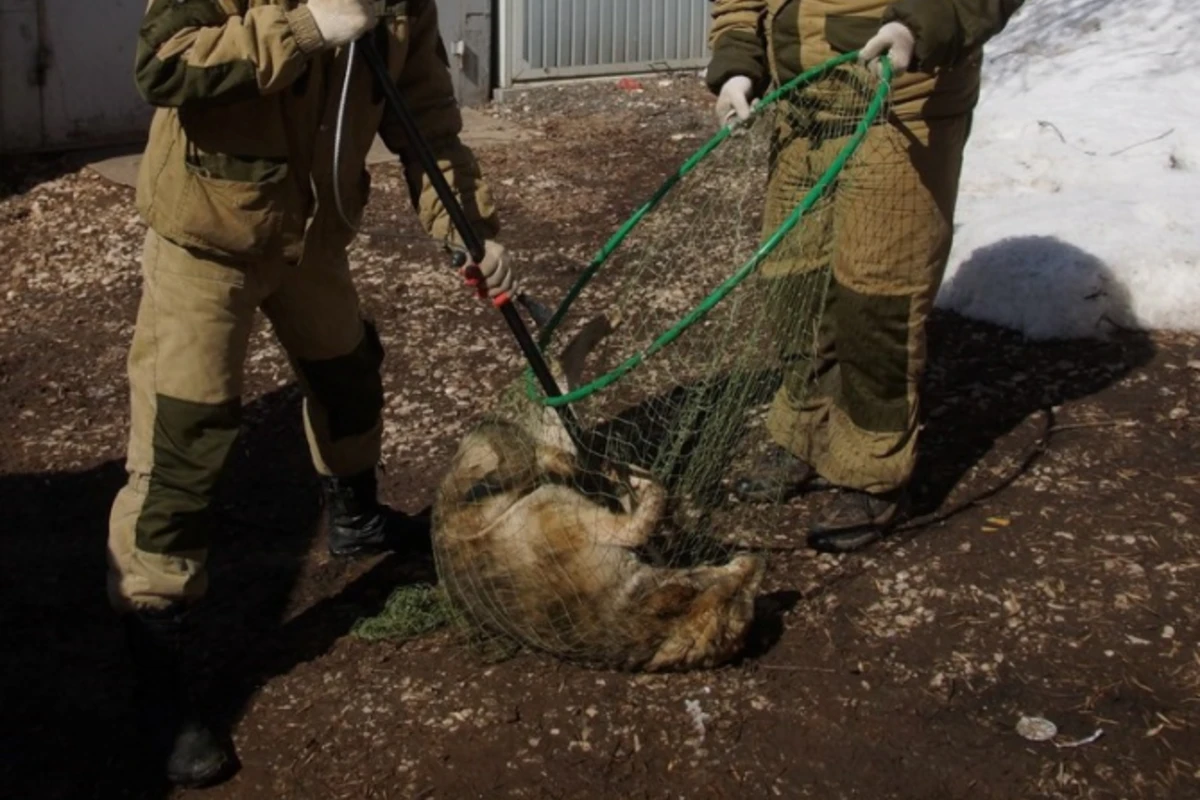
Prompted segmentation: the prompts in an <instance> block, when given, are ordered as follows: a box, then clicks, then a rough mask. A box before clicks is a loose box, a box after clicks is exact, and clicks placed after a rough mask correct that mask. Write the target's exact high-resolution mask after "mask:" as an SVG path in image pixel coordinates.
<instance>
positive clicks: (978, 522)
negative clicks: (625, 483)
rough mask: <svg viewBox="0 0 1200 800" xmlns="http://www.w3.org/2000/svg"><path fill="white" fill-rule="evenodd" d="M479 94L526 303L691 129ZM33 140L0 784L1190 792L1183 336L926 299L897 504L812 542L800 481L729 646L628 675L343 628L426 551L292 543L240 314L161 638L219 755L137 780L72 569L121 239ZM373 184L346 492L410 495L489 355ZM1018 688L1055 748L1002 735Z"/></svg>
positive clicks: (305, 467)
mask: <svg viewBox="0 0 1200 800" xmlns="http://www.w3.org/2000/svg"><path fill="white" fill-rule="evenodd" d="M494 113H496V114H498V115H501V116H503V117H505V118H507V119H510V120H512V121H514V122H517V123H518V124H521V125H524V126H527V127H529V128H531V129H535V130H537V131H539V132H541V133H542V134H543V135H542V136H540V137H538V138H536V139H535V140H534V141H532V142H528V143H522V144H521V145H519V146H514V147H511V148H509V149H504V148H487V149H484V150H481V151H480V152H479V156H480V160H481V162H482V164H483V166H484V169H485V171H486V172H487V174H488V176H489V178H490V180H491V182H492V183H493V185H494V187H495V192H496V196H497V200H498V203H499V205H500V208H501V209H502V212H503V214H504V220H505V237H506V239H505V240H506V242H507V243H508V244H509V246H510V247H511V248H512V249H513V250H514V252H516V253H518V254H519V257H520V259H521V265H522V270H523V274H525V275H526V276H527V278H526V280H527V283H528V284H529V285H531V286H536V287H537V289H538V292H539V293H542V294H544V295H546V296H548V297H555V296H556V293H560V292H561V291H562V290H563V288H565V286H566V285H567V284H568V283H569V282H570V280H571V279H572V278H573V277H574V276H575V275H577V274H578V271H579V269H580V268H581V265H582V264H583V263H584V262H585V261H586V260H587V258H588V257H589V256H590V255H591V254H592V252H594V251H595V249H596V248H597V247H598V246H599V245H600V243H601V242H602V241H603V239H604V238H605V237H606V236H607V235H608V234H609V233H610V232H611V231H612V230H613V229H614V227H615V226H616V225H617V224H619V223H620V222H621V221H622V220H623V219H624V218H625V217H626V216H628V214H629V213H630V212H631V211H632V210H633V208H635V207H636V205H637V204H638V203H639V202H641V201H642V200H643V199H644V198H645V196H646V195H647V194H648V192H650V191H651V190H652V189H653V188H654V187H655V186H656V185H657V184H658V182H659V181H660V180H661V179H662V178H663V177H664V176H665V175H666V174H667V172H669V171H670V170H671V169H674V167H675V166H676V165H677V164H678V163H679V162H680V160H681V159H682V158H684V157H685V156H686V155H687V154H689V153H690V152H691V151H692V150H693V149H694V147H695V146H697V145H698V144H699V142H700V141H701V138H702V137H704V136H706V135H707V133H709V132H710V131H711V123H710V121H709V116H708V109H707V107H706V98H705V96H704V91H703V88H702V87H701V86H700V85H699V81H698V80H697V79H695V77H694V76H674V77H669V78H667V77H664V78H660V79H651V80H646V81H643V82H642V90H641V91H633V92H631V91H628V90H626V89H621V88H618V87H617V86H616V85H615V84H613V83H607V82H605V83H595V84H581V85H578V86H573V87H569V88H563V89H561V90H549V91H545V92H538V93H531V94H530V95H528V96H527V97H525V98H519V97H518V98H516V99H514V100H512V101H511V102H510V103H509V104H508V105H506V106H505V107H503V108H500V109H497V110H495V111H494ZM680 134H682V135H680ZM63 163H65V162H56V161H55V160H53V159H48V160H39V161H35V162H30V161H26V162H23V163H21V164H16V165H13V164H9V165H6V166H5V168H4V169H3V171H0V179H2V180H3V181H4V190H3V191H0V198H2V199H0V253H3V256H2V257H0V260H2V263H3V269H0V415H2V417H3V419H5V420H6V421H7V423H8V424H7V425H6V426H5V430H4V432H3V433H2V434H0V507H2V508H3V512H4V513H3V518H4V522H3V523H2V524H0V529H2V530H3V535H2V536H0V563H3V565H4V570H3V577H0V631H2V634H3V637H4V646H3V655H0V754H2V755H0V796H4V797H12V798H14V799H15V798H47V799H48V800H49V799H51V798H53V799H54V800H58V799H59V798H63V799H64V800H65V799H66V798H93V797H94V798H121V797H126V798H165V797H180V798H191V797H196V798H199V797H202V796H203V797H207V798H214V799H217V800H234V799H238V800H242V799H245V800H249V799H250V798H268V797H278V798H321V799H322V800H331V799H332V798H343V797H344V798H387V797H404V798H469V797H479V798H493V797H496V798H498V797H529V798H568V797H570V798H592V797H595V798H609V797H611V798H618V797H620V798H678V797H686V798H717V797H731V798H732V797H784V798H802V797H814V798H859V797H861V798H906V799H907V798H972V799H973V800H977V799H979V798H1030V797H1046V798H1110V797H1111V798H1142V797H1145V798H1193V797H1200V756H1198V755H1197V754H1200V733H1198V731H1197V725H1198V724H1200V650H1198V649H1197V638H1196V637H1197V633H1196V625H1195V620H1196V619H1197V618H1198V617H1200V546H1198V545H1200V537H1198V531H1200V527H1198V526H1200V438H1198V436H1197V434H1198V433H1200V431H1198V428H1200V425H1198V422H1197V420H1198V419H1200V351H1198V350H1197V339H1196V338H1195V337H1191V336H1183V335H1144V334H1139V333H1120V334H1118V335H1116V336H1114V337H1113V338H1112V339H1111V340H1108V341H1103V342H1101V341H1075V342H1056V343H1030V342H1027V341H1024V340H1023V339H1022V338H1021V337H1020V336H1018V335H1016V334H1013V333H1012V332H1009V331H1005V330H1003V329H1000V328H996V327H993V326H988V325H983V324H979V323H974V322H970V321H968V320H964V319H962V318H959V317H955V316H952V315H946V314H939V315H937V316H936V318H935V320H934V322H933V324H932V326H931V358H932V361H931V367H930V370H929V374H928V402H927V409H926V416H927V428H926V432H925V436H924V439H923V443H922V450H921V469H920V480H919V481H918V484H917V486H918V490H917V498H916V499H917V506H918V513H919V514H921V515H922V517H921V520H920V521H921V524H919V525H916V526H914V527H912V528H910V529H908V530H905V531H903V532H901V533H899V534H897V535H896V536H894V537H893V538H892V539H890V540H888V541H886V542H883V543H881V544H879V545H877V546H875V547H873V548H871V549H869V550H867V551H866V552H863V553H861V554H856V555H852V556H842V557H834V556H818V555H816V554H814V553H811V552H810V551H807V550H806V549H805V548H804V546H803V525H804V520H805V519H807V518H808V516H809V515H810V514H811V513H812V511H813V509H814V508H815V504H817V503H820V502H822V500H823V498H821V497H819V496H814V497H810V498H802V499H801V500H799V501H797V502H796V503H795V504H793V505H791V506H789V507H787V508H784V509H780V510H779V511H778V512H777V516H776V517H775V518H774V521H773V522H772V524H771V525H770V527H769V528H768V529H765V530H763V531H761V532H760V534H761V535H760V536H759V539H758V544H759V545H760V546H762V547H764V548H765V549H767V550H768V551H769V552H770V554H771V567H770V575H769V581H768V586H767V587H766V592H765V594H764V597H763V599H762V601H761V607H760V615H759V620H760V621H759V624H758V627H757V628H756V630H755V633H754V637H753V642H752V644H751V647H750V649H749V651H748V652H747V653H746V655H745V657H744V658H742V659H740V660H739V661H738V662H737V663H735V664H732V665H730V666H728V667H726V668H723V669H720V670H717V671H713V672H706V673H695V674H688V675H679V676H652V677H650V676H631V675H623V674H612V673H602V672H594V671H587V670H581V669H578V668H575V667H572V666H568V665H564V664H561V663H558V662H555V661H552V660H548V659H546V658H542V657H537V656H533V655H518V656H516V657H514V658H512V659H509V660H507V661H503V662H500V663H494V664H488V663H484V662H482V661H481V660H480V659H479V658H478V657H477V656H476V655H475V654H473V653H472V652H470V651H469V650H466V649H464V648H463V647H462V646H461V644H460V643H459V642H458V640H457V639H456V638H455V636H454V635H453V633H452V632H450V631H446V630H443V631H439V632H435V633H432V634H429V635H427V636H424V637H421V638H419V639H417V640H415V641H411V642H407V643H387V642H382V643H380V642H365V641H362V640H359V639H357V638H354V637H352V636H350V635H348V632H349V629H350V627H351V625H352V624H353V623H354V621H355V620H357V619H359V618H360V617H362V616H365V615H369V614H372V613H374V612H376V611H377V610H378V609H379V608H380V607H381V605H382V603H383V602H384V600H385V599H386V598H387V596H388V595H389V593H390V592H391V591H392V590H393V589H394V588H396V587H397V586H401V585H404V584H406V583H415V582H421V581H429V580H431V579H432V578H433V573H432V566H431V564H430V562H429V561H428V559H422V558H404V557H401V556H399V555H389V556H382V557H378V558H375V559H370V560H367V561H365V562H359V563H352V564H344V563H341V562H335V561H331V560H330V559H329V558H328V556H327V554H326V552H325V550H324V543H323V542H322V541H320V539H319V537H318V536H317V534H316V530H317V529H316V524H315V520H316V514H317V499H316V481H315V477H314V475H313V472H312V468H311V466H310V465H309V463H308V461H307V453H306V448H305V446H304V442H303V434H302V431H301V428H300V423H299V419H300V417H299V414H300V411H299V394H298V391H297V389H296V388H295V385H294V383H293V381H292V377H291V375H290V373H289V370H288V367H287V364H286V361H285V360H284V358H283V355H282V353H281V352H280V351H279V349H278V348H277V347H276V346H275V345H274V343H273V340H272V339H271V336H270V331H269V330H268V329H267V328H266V327H265V326H262V325H260V326H259V328H258V330H257V331H256V333H255V338H254V348H253V355H252V356H251V358H250V360H249V363H248V364H247V374H248V389H247V393H246V397H245V401H246V403H247V414H246V423H245V430H244V431H243V436H242V438H241V439H240V440H239V443H238V445H237V448H236V453H235V456H234V463H233V464H232V466H231V469H230V474H229V475H228V476H227V479H226V480H225V481H224V482H223V483H222V485H221V487H220V491H219V500H218V503H217V505H218V512H217V513H218V519H219V521H220V525H219V530H218V531H217V534H216V540H215V542H214V546H213V553H212V587H211V592H210V595H209V597H208V599H207V601H206V603H205V604H204V605H203V606H202V608H201V609H200V610H199V612H198V616H199V619H198V622H199V630H198V634H197V641H196V642H195V646H194V650H195V655H196V657H197V661H198V662H199V663H200V667H201V670H200V674H201V681H200V689H201V691H202V692H203V693H204V697H205V703H206V707H207V708H209V709H210V710H211V712H212V713H213V714H214V715H215V716H217V717H218V718H221V719H224V720H228V721H229V722H230V723H231V724H232V725H233V730H234V737H235V740H236V743H237V746H238V749H239V753H240V756H241V759H242V762H243V763H242V769H241V771H240V773H239V774H238V775H237V776H236V777H235V778H233V779H232V780H231V781H229V782H228V783H226V784H224V785H222V786H220V787H217V788H214V789H211V790H209V791H207V792H203V793H200V792H196V793H190V792H171V791H169V790H167V789H166V788H164V787H162V786H160V785H157V784H156V783H155V782H154V781H153V780H150V779H149V778H147V777H145V774H144V771H143V769H142V765H141V764H140V762H139V760H138V758H137V755H136V753H135V752H134V749H133V747H132V744H131V742H132V733H133V732H132V727H131V725H132V721H131V719H130V717H129V715H128V714H127V712H126V704H127V701H128V698H129V694H130V684H129V678H128V672H129V666H128V662H127V660H126V657H125V655H124V653H123V650H122V648H121V642H120V638H119V628H118V626H117V623H116V620H115V619H114V617H113V615H112V614H111V612H110V611H109V609H108V607H107V605H106V602H105V589H104V572H105V564H104V539H105V529H106V520H107V512H108V506H109V503H110V502H111V499H112V496H113V493H114V492H115V491H116V489H117V487H118V486H119V485H120V482H121V479H122V461H121V459H122V453H123V442H124V436H125V425H126V422H127V409H126V394H125V393H126V387H125V377H124V372H123V370H124V357H125V348H126V347H127V344H128V340H129V337H130V334H131V330H132V322H133V319H134V312H135V308H136V303H137V292H138V287H139V278H138V263H137V261H138V252H139V248H140V243H141V237H142V236H143V234H144V231H143V228H142V227H141V224H140V222H139V221H138V219H137V216H136V213H135V211H134V208H133V197H132V193H131V192H130V191H129V190H127V189H124V188H119V187H115V186H112V185H109V184H107V183H105V182H104V181H103V180H101V179H100V178H98V177H96V176H95V175H93V174H92V173H90V172H88V171H86V170H78V169H75V168H72V167H66V166H62V164H63ZM374 184H375V190H374V191H375V193H374V196H373V199H372V202H371V206H370V209H369V214H368V220H367V223H366V228H367V231H366V235H364V236H363V237H361V238H360V240H359V241H358V242H357V243H356V245H355V247H354V250H353V261H354V269H355V272H356V276H357V279H358V282H359V286H360V290H361V293H362V296H363V302H364V305H365V306H366V308H367V309H368V310H369V311H370V313H371V314H372V315H373V316H374V317H375V319H376V321H377V323H378V325H379V327H380V330H381V333H382V337H383V340H384V343H385V346H386V347H387V349H388V357H387V361H386V364H385V382H386V389H387V393H388V406H387V412H386V413H387V432H386V442H385V459H384V465H383V466H384V470H385V472H384V477H383V482H382V485H383V491H384V493H385V497H386V499H387V500H388V501H389V502H390V503H392V504H394V505H396V506H398V507H400V508H402V509H404V510H406V511H408V512H411V513H417V512H420V511H421V510H422V509H424V508H426V507H427V506H428V504H429V502H430V500H431V496H432V490H433V486H434V484H435V483H436V481H437V479H438V477H439V476H440V474H441V470H442V468H443V467H444V465H445V463H446V459H447V458H448V456H449V454H450V452H451V451H452V449H453V447H454V446H455V444H456V443H457V441H458V440H459V438H460V437H461V435H462V433H463V431H464V430H465V429H466V427H467V426H468V425H469V424H470V423H471V420H472V415H473V409H474V408H475V404H476V402H477V401H478V399H479V398H488V397H491V396H493V394H494V393H495V391H496V390H497V389H498V388H500V387H501V386H502V385H503V384H504V383H505V382H506V381H507V380H509V379H510V378H511V376H512V374H513V371H514V369H515V368H516V367H517V366H518V358H519V356H518V354H517V353H516V351H515V348H513V347H512V345H511V344H510V342H509V340H508V338H507V333H506V331H505V329H504V326H503V322H502V321H501V320H500V319H499V318H498V316H497V315H496V314H495V313H494V312H493V311H491V309H490V308H489V307H487V306H486V305H483V304H479V303H475V302H472V301H471V300H470V298H464V293H463V291H462V287H461V285H460V283H459V280H458V279H457V277H456V276H455V275H454V273H453V272H452V271H450V270H448V269H447V268H446V266H445V261H444V258H443V256H442V255H441V254H440V253H439V252H438V251H437V250H436V249H435V248H433V247H431V246H430V245H429V244H427V243H425V242H423V241H422V240H421V237H420V236H419V235H418V230H417V228H416V226H415V223H414V220H413V218H412V215H411V213H410V211H409V208H408V205H407V198H406V192H405V188H404V183H403V179H402V174H401V172H400V170H399V169H398V168H397V167H395V166H392V165H382V166H380V167H378V168H376V169H375V174H374ZM1022 715H1031V716H1044V717H1046V718H1048V719H1050V720H1052V721H1053V722H1054V723H1056V724H1057V726H1058V729H1059V736H1058V738H1056V739H1055V740H1054V741H1051V742H1033V741H1029V740H1026V739H1024V738H1022V737H1021V736H1020V735H1018V733H1017V732H1016V730H1015V726H1016V724H1017V722H1018V720H1019V719H1020V718H1021V717H1022ZM1097 731H1100V732H1101V733H1100V734H1099V737H1098V738H1096V739H1095V740H1094V741H1088V742H1086V743H1082V744H1080V743H1079V741H1080V740H1084V739H1086V738H1087V737H1091V736H1093V735H1094V734H1096V732H1097ZM1073 744H1078V746H1072V745H1073Z"/></svg>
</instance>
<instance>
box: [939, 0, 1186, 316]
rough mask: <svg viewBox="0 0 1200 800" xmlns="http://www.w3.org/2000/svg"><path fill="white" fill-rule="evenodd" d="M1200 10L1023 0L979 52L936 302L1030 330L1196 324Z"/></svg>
mask: <svg viewBox="0 0 1200 800" xmlns="http://www.w3.org/2000/svg"><path fill="white" fill-rule="evenodd" d="M1197 32H1200V4H1196V3H1194V2H1193V1H1192V0H1146V1H1145V2H1142V3H1137V4H1132V3H1126V2H1120V0H1055V2H1052V3H1043V2H1030V3H1027V4H1026V5H1025V7H1024V8H1023V9H1022V11H1021V12H1020V13H1019V14H1018V15H1017V16H1016V17H1014V19H1013V20H1012V22H1011V23H1010V25H1009V27H1008V29H1007V30H1005V31H1004V32H1003V33H1002V34H1001V35H1000V36H998V37H996V38H995V39H993V40H992V41H991V42H990V43H989V45H988V49H987V61H986V63H985V69H984V88H983V92H982V96H981V99H980V103H979V107H978V109H977V111H976V115H975V121H974V124H973V127H972V137H971V140H970V142H969V143H968V146H967V152H966V162H965V165H964V169H963V177H962V184H961V190H960V196H959V204H958V211H957V215H956V216H957V220H956V222H957V230H956V233H955V243H954V249H953V251H952V253H951V258H950V264H949V265H948V268H947V272H946V277H945V280H944V282H943V285H942V289H941V291H940V293H939V295H938V299H937V305H939V306H940V307H944V308H948V309H952V310H954V311H957V312H959V313H961V314H963V315H965V316H968V317H972V318H975V319H980V320H985V321H988V322H993V323H996V324H1000V325H1005V326H1007V327H1010V328H1014V329H1016V330H1019V331H1021V332H1023V333H1024V334H1025V335H1027V336H1029V337H1030V338H1034V339H1047V338H1066V337H1088V336H1103V335H1104V334H1105V333H1106V332H1107V331H1108V330H1110V329H1111V328H1112V326H1114V325H1117V326H1122V327H1137V328H1143V329H1157V330H1191V331H1200V227H1198V226H1197V224H1196V211H1195V209H1197V208H1200V173H1198V171H1200V102H1197V100H1196V95H1197V92H1198V91H1200V48H1196V47H1194V46H1193V41H1192V40H1193V39H1195V38H1196V34H1197Z"/></svg>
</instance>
